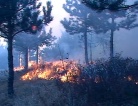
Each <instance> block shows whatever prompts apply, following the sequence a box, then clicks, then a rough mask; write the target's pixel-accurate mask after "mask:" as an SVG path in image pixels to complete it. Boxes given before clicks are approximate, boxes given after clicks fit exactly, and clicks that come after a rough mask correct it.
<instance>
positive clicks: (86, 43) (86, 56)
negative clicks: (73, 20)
mask: <svg viewBox="0 0 138 106" xmlns="http://www.w3.org/2000/svg"><path fill="white" fill-rule="evenodd" d="M84 49H85V62H86V64H89V60H88V42H87V30H86V31H85V32H84Z"/></svg>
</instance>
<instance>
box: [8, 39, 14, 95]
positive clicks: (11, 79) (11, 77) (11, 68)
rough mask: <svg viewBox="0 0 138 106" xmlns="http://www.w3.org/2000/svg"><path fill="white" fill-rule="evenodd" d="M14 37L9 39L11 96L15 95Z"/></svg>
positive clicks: (9, 86) (9, 90) (9, 84)
mask: <svg viewBox="0 0 138 106" xmlns="http://www.w3.org/2000/svg"><path fill="white" fill-rule="evenodd" d="M12 42H13V38H12V37H11V38H9V39H8V67H9V77H8V95H9V97H10V98H13V96H14V87H13V83H14V70H13V51H12V49H13V47H12Z"/></svg>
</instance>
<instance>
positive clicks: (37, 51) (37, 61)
mask: <svg viewBox="0 0 138 106" xmlns="http://www.w3.org/2000/svg"><path fill="white" fill-rule="evenodd" d="M36 64H37V65H38V64H39V47H38V46H37V49H36Z"/></svg>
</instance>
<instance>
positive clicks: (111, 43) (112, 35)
mask: <svg viewBox="0 0 138 106" xmlns="http://www.w3.org/2000/svg"><path fill="white" fill-rule="evenodd" d="M113 42H114V31H113V30H112V29H111V37H110V59H112V58H113V57H114V43H113Z"/></svg>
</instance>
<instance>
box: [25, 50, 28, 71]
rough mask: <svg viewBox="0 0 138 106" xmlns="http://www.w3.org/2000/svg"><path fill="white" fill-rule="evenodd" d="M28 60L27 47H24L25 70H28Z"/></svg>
mask: <svg viewBox="0 0 138 106" xmlns="http://www.w3.org/2000/svg"><path fill="white" fill-rule="evenodd" d="M28 61H29V51H28V48H26V51H25V71H27V70H28Z"/></svg>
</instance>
